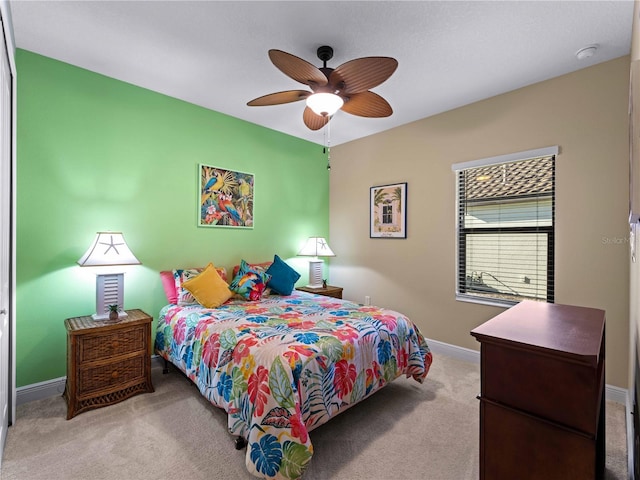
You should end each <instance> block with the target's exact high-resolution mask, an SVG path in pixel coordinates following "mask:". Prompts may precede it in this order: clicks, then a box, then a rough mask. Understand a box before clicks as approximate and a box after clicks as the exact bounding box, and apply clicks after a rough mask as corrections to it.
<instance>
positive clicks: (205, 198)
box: [198, 164, 255, 228]
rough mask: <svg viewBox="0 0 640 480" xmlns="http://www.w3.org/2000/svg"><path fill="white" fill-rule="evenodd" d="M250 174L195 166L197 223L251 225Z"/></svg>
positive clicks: (200, 224) (207, 224)
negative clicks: (196, 169)
mask: <svg viewBox="0 0 640 480" xmlns="http://www.w3.org/2000/svg"><path fill="white" fill-rule="evenodd" d="M254 187H255V178H254V175H253V174H252V173H246V172H239V171H236V170H229V169H227V168H220V167H214V166H212V165H204V164H199V165H198V192H199V194H198V226H199V227H227V228H253V223H254V218H253V211H254Z"/></svg>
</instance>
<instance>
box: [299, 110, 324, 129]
mask: <svg viewBox="0 0 640 480" xmlns="http://www.w3.org/2000/svg"><path fill="white" fill-rule="evenodd" d="M330 119H331V117H330V116H329V115H325V116H324V117H323V116H322V115H318V114H316V113H315V112H314V111H313V110H311V109H310V108H309V107H306V108H305V109H304V112H303V113H302V120H303V121H304V124H305V125H306V126H307V127H309V128H310V129H311V130H320V129H321V128H322V127H324V126H325V125H326V124H327V123H328V122H329V120H330Z"/></svg>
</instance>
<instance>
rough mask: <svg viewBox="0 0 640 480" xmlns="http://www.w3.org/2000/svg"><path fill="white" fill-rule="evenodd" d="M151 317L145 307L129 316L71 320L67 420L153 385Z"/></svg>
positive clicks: (129, 311) (85, 317)
mask: <svg viewBox="0 0 640 480" xmlns="http://www.w3.org/2000/svg"><path fill="white" fill-rule="evenodd" d="M151 321H152V318H151V317H150V316H149V315H147V314H146V313H144V312H143V311H142V310H127V317H125V318H122V319H119V320H115V321H111V320H93V319H92V318H91V317H90V316H84V317H73V318H67V319H66V320H65V321H64V325H65V327H66V329H67V383H66V385H65V390H64V394H63V395H64V397H65V399H66V400H67V420H69V419H70V418H73V417H74V416H75V415H77V414H78V413H81V412H84V411H85V410H90V409H93V408H98V407H104V406H106V405H111V404H114V403H118V402H120V401H122V400H125V399H127V398H129V397H132V396H134V395H137V394H139V393H146V392H153V385H152V384H151Z"/></svg>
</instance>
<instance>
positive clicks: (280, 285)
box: [266, 255, 300, 295]
mask: <svg viewBox="0 0 640 480" xmlns="http://www.w3.org/2000/svg"><path fill="white" fill-rule="evenodd" d="M266 273H268V274H269V275H271V279H270V280H269V288H270V289H271V291H272V292H275V293H278V294H280V295H291V292H292V291H293V287H294V286H295V284H296V282H297V281H298V279H299V278H300V274H299V273H298V272H296V271H295V270H294V269H293V268H291V267H290V266H289V265H287V263H286V262H285V261H284V260H282V259H281V258H280V257H279V256H278V255H274V257H273V263H272V264H271V266H270V267H269V268H267V272H266Z"/></svg>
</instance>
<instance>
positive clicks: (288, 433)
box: [155, 291, 432, 479]
mask: <svg viewBox="0 0 640 480" xmlns="http://www.w3.org/2000/svg"><path fill="white" fill-rule="evenodd" d="M155 349H156V352H157V353H158V354H159V355H161V356H162V357H164V358H165V359H166V360H168V361H170V362H171V363H173V364H174V365H176V366H177V367H178V368H179V369H180V370H182V371H183V372H184V373H185V374H186V375H187V376H188V377H189V378H190V379H191V380H192V381H193V382H194V383H195V384H196V385H197V386H198V387H199V389H200V392H201V393H202V395H204V396H205V397H206V398H207V399H208V400H209V401H210V402H211V403H213V404H214V405H216V406H218V407H220V408H223V409H224V410H225V411H226V412H227V413H228V422H229V423H228V426H229V431H230V432H231V433H232V434H234V435H240V436H242V437H244V438H245V439H246V440H247V454H246V464H247V469H248V470H249V471H250V472H251V473H252V474H253V475H255V476H258V477H265V478H273V477H275V478H292V479H293V478H299V477H300V476H301V475H302V473H303V471H304V469H305V466H306V465H307V463H308V462H309V460H310V459H311V456H312V454H313V446H312V445H311V441H310V440H309V435H308V432H309V431H311V430H312V429H313V428H315V427H318V426H320V425H322V424H323V423H325V422H327V421H328V420H329V419H330V418H331V417H333V416H335V415H337V414H338V413H340V412H342V411H344V410H346V409H347V408H349V407H351V406H352V405H355V404H356V403H358V402H359V401H361V400H363V399H364V398H366V397H368V396H369V395H371V394H372V393H374V392H375V391H377V390H379V389H380V388H382V387H383V386H385V385H386V384H387V383H389V382H391V381H392V380H394V379H395V378H397V377H398V376H400V375H406V376H407V377H409V376H411V377H413V378H414V379H416V380H417V381H418V382H421V383H422V381H423V380H424V378H425V377H426V376H427V373H428V371H429V367H430V365H431V361H432V356H431V352H430V351H429V348H428V346H427V344H426V342H425V340H424V337H423V336H422V334H421V333H420V332H419V331H418V329H417V328H416V326H415V325H413V323H412V322H411V321H410V320H409V319H408V318H407V317H405V316H404V315H402V314H400V313H398V312H394V311H391V310H386V309H382V308H379V307H373V306H362V305H359V304H357V303H351V302H348V301H344V300H338V299H335V298H331V297H323V296H318V295H312V294H308V293H305V292H300V291H294V292H293V294H292V295H290V296H275V295H272V296H268V297H266V298H263V299H262V300H260V301H256V302H252V301H246V300H229V301H228V302H227V303H225V304H223V305H221V306H220V307H218V308H215V309H206V308H204V307H202V306H200V305H188V306H177V305H167V306H165V307H164V308H163V309H162V310H161V312H160V317H159V321H158V326H157V332H156V340H155Z"/></svg>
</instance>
